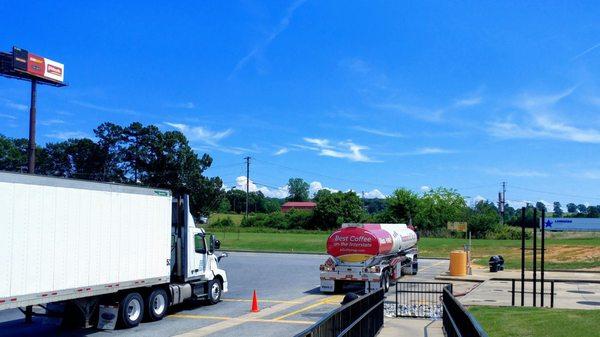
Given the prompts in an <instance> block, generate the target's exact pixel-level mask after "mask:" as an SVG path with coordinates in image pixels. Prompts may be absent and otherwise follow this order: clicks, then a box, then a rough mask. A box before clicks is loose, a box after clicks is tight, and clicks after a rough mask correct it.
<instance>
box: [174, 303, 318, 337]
mask: <svg viewBox="0 0 600 337" xmlns="http://www.w3.org/2000/svg"><path fill="white" fill-rule="evenodd" d="M319 298H322V296H320V295H306V296H303V297H300V298H296V299H295V300H294V301H295V302H300V303H306V302H310V301H312V300H314V299H319ZM294 305H296V304H295V303H278V304H275V305H274V306H272V307H268V308H265V309H262V310H261V311H260V312H258V313H248V314H245V315H242V316H239V317H236V318H235V319H221V320H222V321H221V322H218V323H214V324H211V325H207V326H204V327H201V328H199V329H195V330H191V331H188V332H186V333H183V334H180V335H179V336H180V337H200V336H208V335H210V334H213V333H215V332H218V331H221V330H224V329H228V328H231V327H234V326H236V325H240V324H243V323H245V322H248V321H249V320H253V319H265V318H264V317H267V316H269V315H273V314H275V313H278V312H281V311H283V310H286V309H289V308H291V307H293V306H294ZM216 317H219V316H216ZM286 322H289V321H286ZM311 324H312V322H311Z"/></svg>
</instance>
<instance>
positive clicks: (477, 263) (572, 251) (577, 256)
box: [472, 245, 600, 270]
mask: <svg viewBox="0 0 600 337" xmlns="http://www.w3.org/2000/svg"><path fill="white" fill-rule="evenodd" d="M539 253H540V252H538V257H539V256H540V255H539ZM531 254H532V251H531V250H527V252H526V256H527V259H528V261H529V260H530V259H531ZM500 255H502V256H504V259H511V260H515V259H520V256H521V249H520V248H507V249H505V250H504V252H503V253H502V254H500ZM545 258H546V262H555V263H560V262H581V261H600V246H568V245H552V246H550V247H547V248H546V254H545ZM473 259H474V263H473V266H472V267H473V268H481V269H485V268H488V266H487V262H488V259H489V257H487V256H473ZM589 270H600V267H594V268H589Z"/></svg>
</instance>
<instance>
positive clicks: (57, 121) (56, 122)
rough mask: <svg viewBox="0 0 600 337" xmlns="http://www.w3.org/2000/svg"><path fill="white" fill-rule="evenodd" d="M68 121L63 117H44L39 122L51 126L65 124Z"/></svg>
mask: <svg viewBox="0 0 600 337" xmlns="http://www.w3.org/2000/svg"><path fill="white" fill-rule="evenodd" d="M65 123H66V122H65V121H64V120H62V119H43V120H40V121H39V122H38V124H40V125H44V126H51V125H59V124H65Z"/></svg>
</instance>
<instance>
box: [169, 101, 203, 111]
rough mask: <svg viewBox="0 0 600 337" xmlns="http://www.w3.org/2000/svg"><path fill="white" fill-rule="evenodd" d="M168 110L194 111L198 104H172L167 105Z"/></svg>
mask: <svg viewBox="0 0 600 337" xmlns="http://www.w3.org/2000/svg"><path fill="white" fill-rule="evenodd" d="M166 107H167V108H175V109H188V110H192V109H195V108H196V104H195V103H194V102H181V103H172V104H167V105H166Z"/></svg>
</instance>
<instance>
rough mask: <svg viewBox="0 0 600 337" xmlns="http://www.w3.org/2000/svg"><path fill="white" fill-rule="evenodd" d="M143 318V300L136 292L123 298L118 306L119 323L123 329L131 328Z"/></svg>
mask: <svg viewBox="0 0 600 337" xmlns="http://www.w3.org/2000/svg"><path fill="white" fill-rule="evenodd" d="M143 317H144V300H143V299H142V296H141V295H140V294H138V293H136V292H132V293H129V294H127V295H125V297H123V300H122V301H121V303H120V305H119V322H120V325H121V327H123V328H133V327H135V326H137V325H138V324H140V322H141V321H142V318H143Z"/></svg>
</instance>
